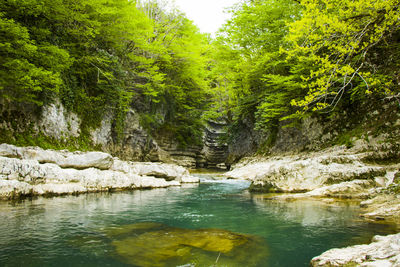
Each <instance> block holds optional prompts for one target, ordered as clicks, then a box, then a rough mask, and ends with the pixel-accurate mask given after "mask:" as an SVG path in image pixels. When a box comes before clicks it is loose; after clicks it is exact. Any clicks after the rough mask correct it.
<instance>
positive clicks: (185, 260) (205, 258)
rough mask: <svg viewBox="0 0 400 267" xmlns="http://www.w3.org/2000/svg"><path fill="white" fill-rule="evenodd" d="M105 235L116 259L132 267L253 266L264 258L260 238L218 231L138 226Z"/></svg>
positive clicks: (154, 225)
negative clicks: (109, 241)
mask: <svg viewBox="0 0 400 267" xmlns="http://www.w3.org/2000/svg"><path fill="white" fill-rule="evenodd" d="M105 235H106V236H107V237H108V238H110V239H111V240H112V241H111V244H112V246H113V247H114V248H115V253H116V257H117V258H118V259H120V260H121V261H123V262H125V263H127V264H132V265H134V266H160V267H161V266H182V265H184V266H192V265H191V264H193V265H194V266H255V265H256V264H257V263H258V264H260V261H261V260H263V259H264V260H265V257H266V255H267V249H266V247H265V245H264V243H263V242H262V240H261V239H260V238H257V237H255V236H250V235H244V234H238V233H233V232H230V231H227V230H220V229H182V228H175V227H169V226H166V225H163V224H158V223H138V224H133V225H126V226H122V227H117V228H113V229H109V230H106V231H105ZM249 255H251V257H249Z"/></svg>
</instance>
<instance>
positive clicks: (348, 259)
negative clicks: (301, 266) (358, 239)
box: [311, 234, 400, 267]
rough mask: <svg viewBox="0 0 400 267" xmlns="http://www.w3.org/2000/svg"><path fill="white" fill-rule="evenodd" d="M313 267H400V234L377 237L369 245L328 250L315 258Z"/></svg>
mask: <svg viewBox="0 0 400 267" xmlns="http://www.w3.org/2000/svg"><path fill="white" fill-rule="evenodd" d="M311 266H314V267H317V266H319V267H322V266H326V267H331V266H370V267H372V266H374V267H378V266H379V267H385V266H388V267H389V266H400V234H396V235H389V236H375V237H374V238H373V240H372V243H371V244H369V245H357V246H352V247H347V248H340V249H339V248H337V249H331V250H328V251H327V252H325V253H323V254H322V255H320V256H318V257H315V258H313V259H312V261H311Z"/></svg>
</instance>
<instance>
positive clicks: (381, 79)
mask: <svg viewBox="0 0 400 267" xmlns="http://www.w3.org/2000/svg"><path fill="white" fill-rule="evenodd" d="M399 2H400V1H398V0H374V1H368V0H352V1H350V0H339V1H337V0H335V1H333V0H299V1H296V0H280V1H275V0H245V1H242V2H240V3H239V4H237V5H235V6H233V7H232V8H231V10H230V12H231V13H232V18H231V19H230V20H229V21H228V22H227V23H226V24H225V25H224V27H223V28H222V29H221V30H220V32H219V34H218V35H217V37H216V38H214V39H212V38H211V37H210V36H209V35H207V34H203V33H200V32H199V29H198V28H197V27H196V26H195V25H194V24H193V22H192V21H190V20H189V19H188V18H186V17H185V15H184V14H183V13H182V12H180V11H179V10H178V9H176V8H170V7H168V8H167V6H166V2H163V1H161V0H158V1H157V0H148V1H139V0H137V1H129V0H74V1H72V0H51V1H50V0H19V1H16V0H4V1H1V2H0V98H1V100H2V102H1V103H3V104H4V103H13V102H16V103H30V104H33V105H36V106H41V105H43V104H46V103H49V102H51V101H53V100H54V99H60V100H61V101H62V103H63V104H64V105H65V106H66V107H67V108H69V109H71V110H73V111H75V112H77V113H78V114H79V115H80V116H81V117H82V118H83V121H84V124H85V125H87V127H92V126H95V125H96V123H99V121H100V120H99V118H101V117H102V114H104V112H105V111H106V110H111V111H113V113H114V114H115V116H114V122H113V125H114V128H115V130H116V136H117V137H118V132H121V129H122V127H123V121H124V116H125V114H126V110H127V109H128V108H129V107H133V108H135V109H136V110H138V111H139V112H140V113H141V115H142V124H143V125H144V126H145V127H147V128H148V130H149V131H150V132H152V133H153V134H157V133H160V132H169V133H170V134H171V136H173V137H174V138H176V139H178V140H180V142H181V143H182V144H193V143H196V142H199V140H201V132H202V131H201V129H202V127H203V126H202V125H203V124H204V121H205V120H210V119H211V120H226V121H227V122H228V123H229V124H231V125H237V124H238V123H239V124H240V123H241V122H244V121H249V120H250V121H252V123H253V125H254V126H255V128H256V129H258V130H261V131H269V130H271V128H276V127H278V126H279V125H280V124H281V121H282V120H287V119H292V118H299V117H302V116H304V115H307V114H310V113H320V112H331V111H338V110H340V109H341V107H340V105H341V102H342V101H347V102H350V103H351V102H352V101H364V100H365V99H367V98H368V97H369V95H371V94H374V95H379V97H381V98H384V97H390V98H391V99H399V98H400V92H399V84H400V80H399V77H400V76H399V69H400V68H399V64H400V54H399V52H398V51H399V40H400V31H399V25H400V17H399Z"/></svg>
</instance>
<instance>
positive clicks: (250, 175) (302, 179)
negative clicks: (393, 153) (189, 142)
mask: <svg viewBox="0 0 400 267" xmlns="http://www.w3.org/2000/svg"><path fill="white" fill-rule="evenodd" d="M385 173H386V171H385V169H384V168H382V167H377V166H369V165H366V164H364V163H362V162H361V161H360V160H359V158H358V156H357V155H338V154H334V153H332V152H326V153H320V154H317V153H315V154H310V155H302V156H296V157H295V156H286V157H275V158H270V159H261V160H258V161H256V162H251V163H249V164H246V165H241V166H235V168H234V169H233V170H232V171H230V172H227V173H226V174H225V177H227V178H233V179H246V180H250V181H252V182H253V185H255V186H260V187H262V186H264V185H265V184H267V185H271V186H272V187H273V188H275V189H277V191H283V192H299V191H302V192H304V191H311V190H314V189H317V188H320V187H321V186H324V185H329V184H335V183H341V182H345V181H351V180H355V179H358V180H370V179H371V180H373V178H374V177H376V176H382V175H385Z"/></svg>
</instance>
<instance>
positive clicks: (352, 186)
mask: <svg viewBox="0 0 400 267" xmlns="http://www.w3.org/2000/svg"><path fill="white" fill-rule="evenodd" d="M384 153H385V152H378V151H371V150H365V149H364V150H362V149H359V148H353V149H347V148H346V147H344V146H341V147H332V148H329V149H327V150H323V151H319V152H310V153H297V154H295V155H285V156H275V157H270V158H248V159H244V160H242V161H241V162H239V163H238V164H236V165H235V166H233V170H232V171H230V172H227V173H225V177H227V178H232V179H237V178H240V179H247V180H250V181H251V182H252V185H251V188H250V190H252V191H253V192H266V193H282V194H273V195H271V196H270V197H268V196H267V197H266V198H268V199H273V200H282V201H294V200H296V199H306V198H314V199H315V198H340V199H356V200H359V201H360V206H361V208H362V214H361V215H360V216H361V217H363V218H365V219H367V220H371V221H374V222H378V221H379V222H383V223H395V224H398V225H400V194H398V192H399V190H398V189H399V188H400V179H399V178H400V175H399V169H400V165H399V164H398V163H389V164H377V163H375V162H373V161H371V159H373V158H376V157H381V156H382V155H383V156H384V155H385V154H384ZM386 153H387V152H386ZM399 254H400V234H397V235H391V236H386V237H380V236H376V237H375V238H374V239H373V240H372V243H371V244H369V245H358V246H353V247H348V248H342V249H332V250H329V251H327V252H325V253H324V254H322V255H321V256H318V257H315V258H314V259H313V260H312V263H311V264H312V266H400V258H399V256H398V255H399Z"/></svg>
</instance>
